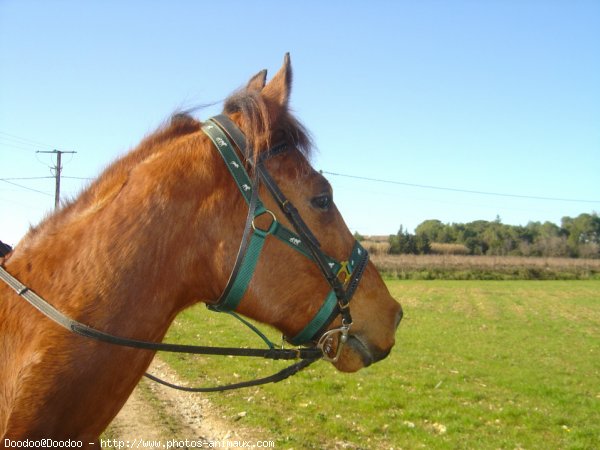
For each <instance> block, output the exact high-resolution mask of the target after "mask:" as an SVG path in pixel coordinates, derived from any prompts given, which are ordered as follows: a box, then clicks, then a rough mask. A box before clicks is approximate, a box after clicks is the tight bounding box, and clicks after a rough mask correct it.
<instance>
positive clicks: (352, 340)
mask: <svg viewBox="0 0 600 450" xmlns="http://www.w3.org/2000/svg"><path fill="white" fill-rule="evenodd" d="M346 345H347V346H348V347H350V348H351V349H352V350H353V351H354V352H355V353H356V354H358V356H360V359H361V361H362V364H363V367H368V366H370V365H371V364H373V363H374V362H375V361H373V356H372V355H371V352H370V351H369V347H368V346H367V345H366V344H365V343H364V342H363V341H362V340H361V339H360V338H359V337H358V336H356V335H353V334H351V335H350V336H348V341H347V342H346Z"/></svg>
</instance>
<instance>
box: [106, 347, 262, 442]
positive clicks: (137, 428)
mask: <svg viewBox="0 0 600 450" xmlns="http://www.w3.org/2000/svg"><path fill="white" fill-rule="evenodd" d="M149 372H150V373H152V374H154V375H156V376H158V377H159V378H162V379H164V380H166V381H169V382H172V383H175V384H184V383H183V382H182V381H181V380H180V379H179V378H178V376H177V374H176V373H175V371H174V370H173V369H171V368H170V367H169V366H168V365H167V364H166V363H164V362H163V361H161V360H160V359H158V358H154V361H153V362H152V364H151V365H150V369H149ZM241 417H242V415H240V416H239V417H237V419H240V418H241ZM235 419H236V417H234V418H232V419H231V420H228V419H226V418H223V417H222V416H220V415H219V412H218V410H217V408H215V406H214V405H212V404H211V402H210V400H208V399H207V398H206V397H204V396H202V394H196V393H189V392H183V391H178V390H175V389H170V388H168V387H166V386H162V385H160V384H158V383H154V382H152V381H150V380H147V379H146V378H144V379H143V380H142V381H141V382H140V384H139V385H138V387H137V388H136V389H135V390H134V391H133V393H132V395H131V397H129V400H128V401H127V403H126V404H125V406H124V407H123V409H122V410H121V412H119V414H118V415H117V417H115V419H114V421H113V422H112V424H111V425H110V427H109V428H108V429H107V431H106V433H105V438H106V439H111V440H112V439H114V440H117V441H120V442H122V443H125V445H127V443H129V446H131V445H132V443H134V442H136V443H139V442H142V441H157V442H158V441H161V442H162V446H163V447H164V446H165V445H166V443H167V441H171V442H172V441H177V442H178V443H179V444H181V443H183V442H184V441H185V440H186V439H187V440H188V441H192V440H193V441H204V442H215V441H229V442H228V444H229V445H233V443H234V442H235V441H238V442H243V441H251V442H252V443H254V442H256V441H257V439H256V436H255V435H253V433H251V432H250V431H249V430H245V429H243V428H241V427H240V426H239V423H237V422H236V420H235ZM142 443H143V442H142ZM117 445H118V444H117ZM229 445H228V447H227V448H241V447H236V446H229ZM205 446H206V444H205ZM115 447H116V445H115ZM194 447H197V445H195V446H194ZM178 448H185V447H181V446H179V447H178Z"/></svg>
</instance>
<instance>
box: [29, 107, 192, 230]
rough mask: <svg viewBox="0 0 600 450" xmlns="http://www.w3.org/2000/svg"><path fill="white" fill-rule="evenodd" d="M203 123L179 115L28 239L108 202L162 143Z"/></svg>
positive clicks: (114, 162) (40, 226)
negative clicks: (135, 169)
mask: <svg viewBox="0 0 600 450" xmlns="http://www.w3.org/2000/svg"><path fill="white" fill-rule="evenodd" d="M201 126H202V124H201V123H200V122H199V121H197V120H195V119H194V118H192V117H191V116H190V115H189V114H186V113H175V114H173V115H172V116H171V118H170V119H169V120H168V121H167V122H166V123H165V124H163V125H162V126H160V127H159V128H158V129H157V130H156V131H154V132H153V133H151V134H150V135H148V136H146V137H145V138H144V139H143V140H142V141H141V142H140V144H138V146H137V147H136V148H135V149H133V150H131V151H130V152H128V153H127V154H125V155H124V156H122V157H121V158H118V159H117V160H115V161H113V162H112V163H111V164H110V165H109V166H108V167H107V168H106V169H105V170H104V171H103V172H102V173H101V174H100V175H99V176H98V178H96V179H95V180H94V181H92V182H91V183H90V185H88V186H87V188H85V189H84V190H83V191H82V192H81V193H80V194H79V195H78V196H77V197H75V198H74V199H73V200H70V201H67V202H65V203H64V205H63V206H62V208H61V209H60V210H59V211H57V212H56V213H50V214H49V215H48V216H47V217H46V218H45V219H43V220H42V221H41V222H40V223H39V224H38V225H37V226H32V227H31V228H30V229H29V232H28V233H27V234H26V235H25V237H24V239H23V240H25V238H27V237H29V238H31V237H33V236H34V235H36V234H37V233H38V232H39V231H40V230H41V229H43V228H45V227H46V228H47V227H50V226H52V228H54V229H56V230H58V229H59V228H60V226H61V224H62V223H63V220H65V219H66V218H67V217H69V216H70V215H72V214H73V213H77V212H79V211H81V210H84V209H86V208H89V207H90V206H91V205H93V204H95V203H97V204H101V203H103V202H104V199H105V198H106V197H110V196H111V195H112V194H113V193H115V192H117V191H118V190H119V189H120V188H121V186H123V185H124V183H125V182H126V180H127V178H128V176H129V172H130V171H131V170H132V169H133V168H134V167H135V166H137V165H138V164H140V163H142V162H143V161H145V160H146V159H147V158H149V157H151V156H152V155H153V154H154V153H155V152H157V151H159V150H160V148H161V147H162V144H164V143H166V142H168V141H169V140H173V139H177V138H179V137H182V136H185V135H187V134H190V133H194V132H196V131H198V130H200V127H201Z"/></svg>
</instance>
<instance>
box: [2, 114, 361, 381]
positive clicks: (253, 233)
mask: <svg viewBox="0 0 600 450" xmlns="http://www.w3.org/2000/svg"><path fill="white" fill-rule="evenodd" d="M202 130H203V131H204V133H206V134H207V135H208V136H209V137H210V139H211V140H212V142H213V143H214V145H215V147H216V148H217V150H218V151H219V154H220V155H221V157H222V158H223V160H224V162H225V164H226V165H227V168H228V169H229V172H230V173H231V175H232V176H233V179H234V180H235V182H236V185H237V186H238V188H239V190H240V192H241V194H242V196H243V197H244V199H245V201H246V203H247V204H248V215H247V218H246V225H245V227H244V233H243V235H242V240H241V244H240V247H239V250H238V254H237V257H236V261H235V264H234V267H233V270H232V272H231V275H230V277H229V280H228V282H227V285H226V287H225V289H224V291H223V293H222V295H221V296H220V298H219V299H218V300H217V301H216V302H215V303H213V304H211V305H209V308H211V309H213V310H215V311H220V312H229V313H230V314H232V315H234V316H235V317H237V318H238V319H240V320H241V321H242V322H243V323H245V324H246V325H247V326H249V327H250V328H251V329H252V330H253V331H255V332H256V333H257V334H259V335H260V336H261V337H262V338H263V340H264V341H265V342H266V343H267V345H268V347H269V348H267V349H252V348H230V347H207V346H199V345H183V344H170V343H164V342H150V341H143V340H138V339H131V338H126V337H122V336H116V335H113V334H109V333H106V332H103V331H101V330H98V329H95V328H93V327H90V326H88V325H85V324H83V323H81V322H78V321H76V320H74V319H72V318H70V317H69V316H67V315H65V314H64V313H62V312H61V311H59V310H58V309H56V308H55V307H54V306H53V305H51V304H50V303H48V302H47V301H46V300H45V299H44V298H42V297H40V296H39V295H38V294H36V293H35V292H33V291H32V290H30V289H29V288H28V287H27V286H26V285H24V284H23V283H21V282H20V281H19V280H18V279H17V278H15V277H14V276H13V275H11V274H10V273H9V272H8V271H7V270H6V269H5V268H4V267H2V264H0V280H2V281H4V282H5V283H6V284H7V285H9V286H10V287H11V288H12V289H13V290H14V291H15V292H16V293H17V294H18V295H19V296H20V297H21V298H23V299H25V300H26V301H27V302H29V303H30V304H31V305H32V306H33V307H35V308H36V309H37V310H38V311H40V312H41V313H42V314H44V315H45V316H46V317H47V318H49V319H51V320H52V321H54V322H55V323H57V324H58V325H60V326H62V327H63V328H66V329H67V330H69V331H71V332H72V333H75V334H77V335H79V336H83V337H86V338H90V339H94V340H97V341H101V342H107V343H109V344H113V345H119V346H124V347H131V348H137V349H144V350H152V351H166V352H175V353H189V354H204V355H230V356H251V357H262V358H268V359H275V360H278V359H282V360H298V359H299V360H300V361H299V362H296V363H294V364H293V365H291V366H289V367H286V368H285V369H283V370H281V371H279V372H277V373H276V374H273V375H270V376H267V377H264V378H258V379H255V380H250V381H244V382H241V383H234V384H230V385H225V386H216V387H208V388H204V387H185V386H177V385H174V384H171V383H168V382H166V381H163V380H161V379H159V378H157V377H155V376H153V375H150V374H146V376H147V377H148V378H150V379H152V380H154V381H157V382H159V383H162V384H165V385H167V386H169V387H172V388H175V389H181V390H184V391H190V392H216V391H224V390H229V389H238V388H242V387H249V386H258V385H261V384H266V383H275V382H278V381H281V380H284V379H286V378H288V377H290V376H291V375H294V374H295V373H297V372H298V371H300V370H302V369H304V368H305V367H308V366H309V365H310V364H312V363H313V362H315V361H317V360H318V359H325V360H327V361H332V362H335V361H337V360H338V358H339V356H340V353H341V351H342V348H343V346H344V344H345V343H346V341H347V339H348V333H349V330H350V327H351V326H352V317H351V315H350V299H351V298H352V296H353V295H354V292H355V291H356V288H357V287H358V283H359V281H360V279H361V277H362V274H363V272H364V270H365V267H366V265H367V261H368V253H367V251H366V250H365V249H364V248H363V247H362V246H361V245H360V244H359V243H358V241H355V242H354V246H353V248H352V251H351V252H350V257H349V259H348V260H347V261H343V262H339V261H337V260H336V259H334V258H332V257H330V256H328V255H327V254H325V253H324V252H323V251H322V250H321V245H320V244H319V241H318V240H317V238H316V237H315V236H314V235H313V233H312V232H311V231H310V229H309V228H308V226H307V225H306V224H305V223H304V221H303V220H302V217H300V214H299V213H298V210H297V209H296V208H295V207H294V205H292V203H291V202H290V201H289V200H288V199H287V198H286V197H285V195H284V194H283V193H282V192H281V190H280V189H279V187H278V186H277V183H275V181H274V180H273V178H272V177H271V175H270V174H269V172H268V171H267V169H266V168H265V166H264V162H265V161H266V160H267V159H269V158H271V157H276V156H277V155H279V154H281V153H283V152H284V151H285V150H286V147H285V146H284V145H278V146H276V147H273V148H271V149H269V150H267V151H265V152H262V153H261V154H260V156H259V158H258V159H257V162H256V163H254V160H253V158H252V156H253V155H252V151H251V150H250V149H249V148H248V146H247V145H246V139H245V137H244V135H243V133H242V132H241V131H240V130H239V129H238V128H237V126H236V125H235V124H234V123H233V122H232V121H231V120H230V119H229V118H228V117H227V116H224V115H219V116H216V117H214V118H212V119H209V120H208V121H207V123H206V124H205V125H204V126H203V127H202ZM230 139H231V141H233V142H234V143H235V145H236V146H237V148H238V150H239V152H240V153H241V155H242V156H243V158H244V161H245V162H246V164H248V166H249V167H251V168H252V169H253V179H252V181H251V180H250V177H249V176H248V172H247V171H246V169H245V167H244V164H242V161H241V159H240V158H239V156H238V153H237V151H236V150H235V148H234V147H233V146H232V144H231V143H230ZM261 181H262V182H263V183H264V184H265V186H266V187H267V189H268V191H269V192H270V194H271V196H272V197H273V198H274V199H275V201H276V202H277V204H278V206H279V209H280V210H281V212H282V213H283V214H284V215H285V217H286V218H287V219H288V220H289V222H290V223H291V224H292V226H293V227H294V230H295V232H294V231H291V230H289V229H288V228H286V227H285V226H284V225H282V224H281V223H280V222H279V221H278V220H277V217H276V215H275V213H274V212H273V211H270V210H268V209H266V208H265V206H264V205H263V203H262V201H261V200H260V198H259V197H258V191H259V184H260V182H261ZM262 215H269V216H270V217H271V223H270V225H269V226H268V228H266V229H261V228H259V227H258V226H257V225H256V224H255V219H256V218H258V217H260V216H262ZM269 235H272V236H274V237H276V238H277V239H279V240H280V241H282V242H284V243H285V244H287V245H288V246H290V247H291V248H293V249H295V250H297V251H298V252H300V253H301V254H302V255H304V256H305V257H306V258H308V259H309V260H311V261H313V262H314V263H315V264H316V265H317V266H318V267H319V269H320V270H321V272H322V273H323V275H324V277H325V279H326V280H327V282H328V283H329V285H330V287H331V291H330V292H329V293H328V295H327V296H326V297H325V300H324V302H323V304H322V305H321V308H320V309H319V311H318V312H317V313H316V314H315V316H314V317H313V318H312V319H311V320H310V322H309V323H308V324H306V325H305V327H304V328H303V329H302V330H301V331H300V332H299V333H298V334H296V335H295V336H292V337H287V338H286V339H287V341H288V342H290V343H291V344H293V345H296V346H300V345H302V346H303V347H300V348H295V349H292V348H283V347H282V348H276V347H275V346H274V344H273V343H271V342H270V341H269V340H268V339H267V338H266V337H265V336H264V335H263V334H262V333H260V332H259V331H258V330H257V329H256V328H255V327H254V326H253V325H252V324H250V323H248V322H247V321H245V320H244V319H242V318H240V317H239V316H237V315H236V314H235V313H234V311H235V310H236V308H237V307H238V306H239V304H240V303H241V301H242V297H243V296H244V293H245V292H246V289H247V287H248V284H249V283H250V280H251V279H252V276H253V274H254V270H255V268H256V264H257V262H258V258H259V256H260V254H261V251H262V248H263V245H264V243H265V240H266V238H267V237H268V236H269ZM340 278H343V279H344V282H342V281H340ZM338 315H341V316H342V321H341V326H340V327H339V328H333V329H331V330H327V328H328V327H329V325H330V324H331V323H332V322H333V321H334V320H335V318H336V317H337V316H338ZM336 337H337V338H338V339H337V347H335V350H334V344H335V338H336Z"/></svg>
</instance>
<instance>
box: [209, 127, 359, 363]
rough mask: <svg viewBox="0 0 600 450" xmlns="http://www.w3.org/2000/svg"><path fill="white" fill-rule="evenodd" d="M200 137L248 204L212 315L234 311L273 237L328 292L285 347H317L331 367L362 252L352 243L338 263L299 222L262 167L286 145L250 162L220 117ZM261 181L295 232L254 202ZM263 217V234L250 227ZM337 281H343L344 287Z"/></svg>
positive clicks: (242, 142)
mask: <svg viewBox="0 0 600 450" xmlns="http://www.w3.org/2000/svg"><path fill="white" fill-rule="evenodd" d="M202 131H203V132H204V133H206V134H207V135H208V137H209V138H210V139H211V141H212V142H213V144H214V146H215V147H216V149H217V150H218V151H219V154H220V155H221V157H222V158H223V161H224V162H225V165H226V166H227V169H228V170H229V173H230V174H231V176H232V177H233V179H234V181H235V183H236V185H237V187H238V188H239V191H240V193H241V194H242V196H243V197H244V200H245V201H246V203H247V204H248V215H247V217H246V226H245V228H244V233H243V235H242V240H241V243H240V247H239V250H238V254H237V257H236V261H235V264H234V267H233V270H232V272H231V275H230V277H229V280H228V282H227V285H226V286H225V289H224V290H223V293H222V294H221V296H220V298H219V299H218V300H217V302H216V303H214V304H212V305H210V306H209V307H210V308H211V309H213V310H216V311H235V310H236V308H237V307H238V306H239V304H240V302H241V300H242V297H243V295H244V293H245V292H246V289H247V287H248V284H249V282H250V280H251V279H252V276H253V274H254V271H255V268H256V264H257V262H258V258H259V257H260V254H261V251H262V248H263V245H264V243H265V240H266V238H267V236H269V235H272V236H274V237H276V238H277V239H279V240H280V241H281V242H283V243H285V244H287V245H288V246H289V247H291V248H293V249H294V250H296V251H298V252H300V253H301V254H302V255H304V256H305V257H306V258H308V259H309V260H311V261H313V262H314V263H315V264H316V265H317V266H318V268H319V269H320V271H321V273H322V274H323V276H324V277H325V279H326V280H327V283H328V284H329V286H330V287H331V291H330V292H329V293H328V295H327V296H326V297H325V300H324V301H323V304H322V305H321V308H320V309H319V311H318V312H317V313H316V314H315V315H314V317H313V318H312V319H311V320H310V322H309V323H308V324H306V325H305V327H304V328H303V329H302V330H301V331H300V332H299V333H298V334H296V335H295V336H292V337H286V339H287V341H288V342H290V343H291V344H293V345H306V344H310V343H316V345H317V347H318V348H319V349H321V351H322V352H323V359H325V360H327V361H332V362H336V361H337V360H338V358H339V356H340V353H341V351H342V348H343V346H344V344H345V342H346V341H347V339H348V333H349V330H350V327H351V326H352V316H351V315H350V300H351V299H352V296H353V295H354V292H355V291H356V288H357V287H358V284H359V282H360V279H361V277H362V275H363V273H364V270H365V268H366V266H367V261H368V253H367V251H366V250H365V249H364V248H363V247H362V246H361V245H360V243H359V242H358V241H356V240H355V241H354V246H353V248H352V251H351V252H350V256H349V258H348V260H347V261H342V262H339V261H337V260H336V259H335V258H332V257H331V256H329V255H327V254H326V253H324V252H323V250H322V249H321V244H320V243H319V241H318V240H317V238H316V237H315V236H314V234H313V233H312V232H311V230H310V228H309V227H308V226H307V225H306V223H305V222H304V221H303V220H302V217H301V216H300V213H299V212H298V210H297V209H296V208H295V207H294V205H293V204H292V203H291V202H290V201H289V199H288V198H287V197H286V196H285V195H284V194H283V192H282V191H281V189H279V186H278V185H277V183H276V182H275V180H274V179H273V178H272V177H271V175H270V174H269V172H268V170H267V169H266V167H265V165H264V163H265V161H267V160H268V159H269V158H273V157H277V156H279V155H282V154H283V153H284V152H285V151H286V150H287V148H288V147H287V146H286V145H285V144H280V145H277V146H275V147H272V148H270V149H269V150H267V151H264V152H261V153H260V154H259V155H258V158H255V155H254V154H253V151H252V149H250V148H249V146H248V145H247V141H246V138H245V136H244V134H243V133H242V132H241V131H240V129H239V128H238V127H237V126H236V125H235V124H234V123H233V121H231V120H230V119H229V117H227V116H225V115H218V116H215V117H213V118H211V119H209V120H208V121H207V122H206V123H205V125H204V126H203V127H202ZM232 141H233V142H234V143H235V146H236V147H237V149H238V151H239V153H240V154H241V155H242V157H243V159H244V161H245V162H246V164H247V165H248V166H250V167H251V168H252V169H253V172H254V178H253V180H252V181H251V180H250V176H249V175H248V172H247V171H246V168H245V165H244V164H243V163H242V161H241V159H240V157H239V156H238V152H237V151H236V149H235V148H234V146H233V145H232V144H231V142H232ZM261 181H262V182H263V183H264V185H265V186H266V188H267V190H268V191H269V193H270V194H271V196H272V197H273V199H274V200H275V201H276V203H277V205H278V207H279V209H280V211H281V212H282V213H283V214H284V215H285V217H286V218H287V219H288V221H289V222H290V223H291V224H292V226H293V228H294V230H295V232H294V231H291V230H289V229H288V228H286V227H285V226H284V225H283V224H281V223H280V222H279V221H278V220H277V216H276V214H275V213H274V212H273V211H270V210H268V209H266V208H265V206H264V204H263V202H262V201H261V200H260V198H259V196H258V191H259V183H260V182H261ZM263 215H269V216H270V218H271V223H270V225H269V227H268V228H266V229H261V228H258V227H257V226H256V225H255V219H256V218H258V217H260V216H263ZM340 278H343V279H344V282H342V281H341V280H340ZM338 315H341V316H342V322H341V326H340V327H339V328H335V329H332V330H328V331H325V330H326V329H327V327H328V326H329V325H330V324H331V322H333V320H334V319H335V318H336V317H337V316H338ZM335 336H338V339H337V347H336V348H335V351H334V352H333V354H332V350H333V344H334V340H335V339H334V338H335Z"/></svg>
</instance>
